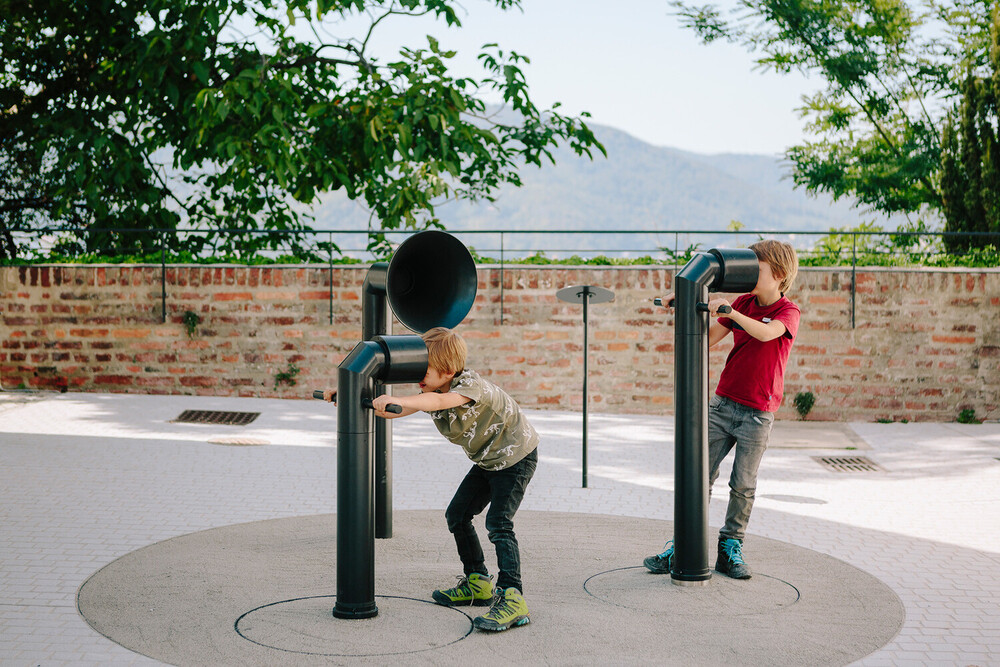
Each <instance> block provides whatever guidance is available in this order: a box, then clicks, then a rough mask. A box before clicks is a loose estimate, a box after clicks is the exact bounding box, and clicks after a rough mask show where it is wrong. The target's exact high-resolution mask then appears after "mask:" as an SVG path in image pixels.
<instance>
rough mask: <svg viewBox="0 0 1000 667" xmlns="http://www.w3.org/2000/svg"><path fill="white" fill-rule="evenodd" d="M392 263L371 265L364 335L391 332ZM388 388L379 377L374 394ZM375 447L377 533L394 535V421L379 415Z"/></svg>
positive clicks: (364, 297)
mask: <svg viewBox="0 0 1000 667" xmlns="http://www.w3.org/2000/svg"><path fill="white" fill-rule="evenodd" d="M388 270H389V265H388V264H387V263H385V262H377V263H375V264H373V265H372V267H371V268H370V269H368V273H367V274H366V275H365V284H364V288H363V289H362V302H361V338H362V340H371V339H372V338H373V337H375V336H384V335H386V334H387V333H388V329H389V322H390V321H391V316H390V314H389V304H388V302H387V300H386V292H385V286H386V278H387V276H388ZM385 393H388V392H386V390H385V385H384V384H382V383H381V382H378V381H377V380H376V381H375V382H374V383H373V386H372V398H377V397H379V396H381V395H383V394H385ZM372 432H373V433H374V435H373V439H374V447H375V537H378V538H380V539H382V538H390V537H392V422H390V421H389V420H388V419H376V420H375V426H374V428H373V430H372Z"/></svg>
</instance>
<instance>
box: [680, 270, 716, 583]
mask: <svg viewBox="0 0 1000 667" xmlns="http://www.w3.org/2000/svg"><path fill="white" fill-rule="evenodd" d="M719 269H720V264H719V261H718V260H717V259H716V258H715V257H714V256H712V255H709V254H706V253H699V254H697V255H695V256H694V257H693V258H692V259H691V261H689V262H688V263H687V264H686V265H685V266H684V268H683V269H681V271H680V272H679V273H678V274H677V276H676V277H675V278H674V303H675V305H676V308H677V315H676V318H675V320H674V387H675V389H674V394H675V403H676V406H675V412H674V558H673V563H672V567H671V570H670V578H671V580H672V581H673V582H674V583H677V584H681V585H699V584H705V583H708V580H709V579H711V578H712V571H711V569H710V568H709V564H708V406H707V404H706V400H705V397H706V392H707V389H708V335H707V333H708V313H707V312H704V311H701V310H699V309H698V308H697V304H699V303H705V302H706V301H708V285H709V284H710V283H711V282H712V281H713V280H714V279H715V276H716V275H717V274H718V272H719Z"/></svg>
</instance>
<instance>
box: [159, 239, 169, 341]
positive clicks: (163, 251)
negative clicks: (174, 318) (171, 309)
mask: <svg viewBox="0 0 1000 667" xmlns="http://www.w3.org/2000/svg"><path fill="white" fill-rule="evenodd" d="M160 303H161V310H162V313H163V314H162V316H161V318H160V321H161V322H163V323H164V324H165V323H166V321H167V234H166V232H160Z"/></svg>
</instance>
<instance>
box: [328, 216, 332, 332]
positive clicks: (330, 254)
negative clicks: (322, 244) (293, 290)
mask: <svg viewBox="0 0 1000 667" xmlns="http://www.w3.org/2000/svg"><path fill="white" fill-rule="evenodd" d="M328 236H329V239H330V247H329V248H327V252H328V253H329V254H328V257H329V261H330V325H331V326H332V325H333V234H332V233H331V234H329V235H328Z"/></svg>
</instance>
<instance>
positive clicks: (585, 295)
mask: <svg viewBox="0 0 1000 667" xmlns="http://www.w3.org/2000/svg"><path fill="white" fill-rule="evenodd" d="M589 301H590V290H589V289H587V288H586V287H584V288H583V488H585V489H586V488H587V403H589V402H590V401H589V400H588V399H587V357H588V351H589V349H590V348H589V345H588V344H587V303H588V302H589Z"/></svg>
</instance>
